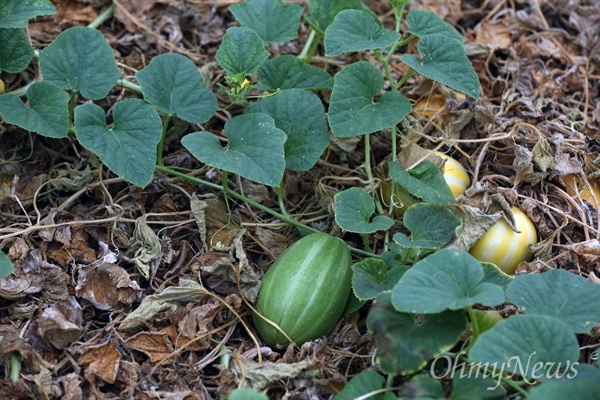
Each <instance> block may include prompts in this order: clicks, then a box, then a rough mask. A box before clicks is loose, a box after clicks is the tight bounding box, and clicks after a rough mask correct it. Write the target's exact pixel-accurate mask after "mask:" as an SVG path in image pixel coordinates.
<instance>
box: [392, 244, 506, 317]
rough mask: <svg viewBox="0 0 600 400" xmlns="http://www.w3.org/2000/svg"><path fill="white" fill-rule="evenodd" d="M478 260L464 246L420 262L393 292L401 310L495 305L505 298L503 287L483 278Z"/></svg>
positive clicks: (425, 311) (395, 301)
mask: <svg viewBox="0 0 600 400" xmlns="http://www.w3.org/2000/svg"><path fill="white" fill-rule="evenodd" d="M483 278H484V274H483V269H482V268H481V264H480V263H479V261H478V260H476V259H475V258H474V257H473V256H471V255H470V254H469V253H467V252H466V251H463V250H458V249H451V248H448V249H442V250H439V251H437V252H435V253H434V254H432V255H430V256H429V257H427V258H424V259H422V260H421V261H419V262H417V263H416V264H415V265H414V266H413V267H412V268H411V269H409V270H408V271H407V272H406V273H405V274H404V275H403V276H402V279H400V282H398V284H397V285H396V286H395V287H394V289H393V292H392V304H393V305H394V308H396V310H398V311H402V312H409V313H413V314H414V313H427V314H429V313H439V312H442V311H444V310H459V309H461V308H464V307H469V306H472V305H474V304H482V305H486V306H496V305H498V304H501V303H503V302H504V301H505V296H504V290H503V289H502V288H501V287H500V286H497V285H494V284H493V283H487V282H482V281H483Z"/></svg>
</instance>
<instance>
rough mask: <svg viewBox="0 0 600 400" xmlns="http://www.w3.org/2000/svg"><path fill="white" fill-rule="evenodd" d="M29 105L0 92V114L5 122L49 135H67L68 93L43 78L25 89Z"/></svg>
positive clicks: (58, 136)
mask: <svg viewBox="0 0 600 400" xmlns="http://www.w3.org/2000/svg"><path fill="white" fill-rule="evenodd" d="M27 100H28V103H29V105H28V106H25V104H23V102H22V101H21V99H20V98H19V97H17V96H15V95H12V94H3V95H0V116H2V118H3V119H4V121H6V123H9V124H13V125H16V126H18V127H20V128H23V129H25V130H28V131H30V132H36V133H38V134H40V135H42V136H47V137H51V138H65V137H67V135H68V134H69V95H68V94H67V93H66V92H65V91H64V90H61V89H59V88H58V87H56V85H53V84H52V83H48V82H45V81H42V82H36V83H34V84H33V85H31V86H30V87H29V88H28V89H27Z"/></svg>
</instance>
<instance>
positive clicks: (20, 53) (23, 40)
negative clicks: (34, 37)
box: [0, 28, 33, 74]
mask: <svg viewBox="0 0 600 400" xmlns="http://www.w3.org/2000/svg"><path fill="white" fill-rule="evenodd" d="M0 43H1V45H0V72H2V71H6V72H10V73H11V74H16V73H18V72H21V71H23V70H24V69H25V68H27V66H28V65H29V62H30V61H31V59H32V58H33V47H31V44H30V43H29V39H27V35H25V32H24V31H23V29H20V28H12V29H4V28H0Z"/></svg>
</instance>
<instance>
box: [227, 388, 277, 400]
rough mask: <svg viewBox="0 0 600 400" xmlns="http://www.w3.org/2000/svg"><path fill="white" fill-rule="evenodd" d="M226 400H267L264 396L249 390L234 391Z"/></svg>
mask: <svg viewBox="0 0 600 400" xmlns="http://www.w3.org/2000/svg"><path fill="white" fill-rule="evenodd" d="M227 400H269V398H268V397H267V395H266V394H264V393H260V392H256V391H254V390H253V389H250V388H240V389H235V390H234V391H233V392H231V393H230V394H229V396H227Z"/></svg>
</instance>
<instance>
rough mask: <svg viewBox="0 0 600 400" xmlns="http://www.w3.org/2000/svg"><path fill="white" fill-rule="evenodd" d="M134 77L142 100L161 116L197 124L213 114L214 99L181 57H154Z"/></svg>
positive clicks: (186, 60)
mask: <svg viewBox="0 0 600 400" xmlns="http://www.w3.org/2000/svg"><path fill="white" fill-rule="evenodd" d="M135 76H136V78H137V80H138V82H139V83H140V86H141V87H142V92H143V93H144V99H146V101H148V102H149V103H151V104H152V105H153V106H155V107H156V108H158V109H159V110H160V111H162V112H164V113H167V114H176V115H177V116H178V117H179V118H181V119H183V120H185V121H188V122H191V123H196V124H201V123H203V122H206V121H208V120H209V119H210V118H211V117H212V116H213V115H214V113H215V111H217V106H218V104H217V98H216V97H215V95H214V94H213V93H212V92H211V91H210V90H209V89H208V88H207V87H206V85H205V84H204V80H202V75H200V72H199V71H198V68H196V65H194V63H193V62H192V61H191V60H190V59H189V58H187V57H184V56H182V55H181V54H176V53H166V54H161V55H159V56H157V57H154V58H153V59H152V61H150V64H148V66H147V67H146V68H144V69H142V70H141V71H139V72H138V73H136V74H135Z"/></svg>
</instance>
